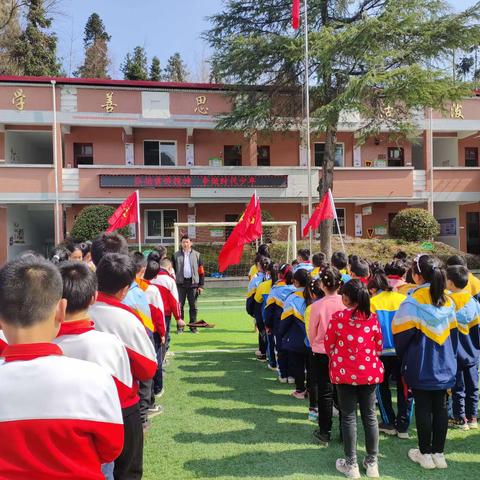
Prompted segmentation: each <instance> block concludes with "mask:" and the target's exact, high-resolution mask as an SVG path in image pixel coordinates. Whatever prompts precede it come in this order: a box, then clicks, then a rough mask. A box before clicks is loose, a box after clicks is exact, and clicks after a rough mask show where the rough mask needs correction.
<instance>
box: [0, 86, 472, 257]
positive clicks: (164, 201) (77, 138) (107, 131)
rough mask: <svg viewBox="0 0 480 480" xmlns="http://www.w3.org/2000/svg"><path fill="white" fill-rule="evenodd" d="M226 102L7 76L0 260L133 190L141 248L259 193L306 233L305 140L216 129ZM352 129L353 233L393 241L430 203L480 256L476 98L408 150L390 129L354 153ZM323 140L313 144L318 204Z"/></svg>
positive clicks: (340, 202)
mask: <svg viewBox="0 0 480 480" xmlns="http://www.w3.org/2000/svg"><path fill="white" fill-rule="evenodd" d="M226 94H227V92H226V91H225V88H224V87H222V86H220V85H211V84H172V83H157V82H132V81H119V80H82V79H70V78H57V79H55V80H54V81H52V79H50V78H36V77H0V261H1V262H3V261H5V260H6V259H7V258H12V257H14V256H15V255H16V254H18V253H19V252H20V251H22V250H26V249H37V250H39V251H41V252H43V253H45V251H46V250H47V249H48V248H50V247H51V246H52V245H53V244H54V243H55V241H58V240H60V239H63V238H64V237H65V236H66V235H68V233H69V231H70V229H71V227H72V225H73V222H74V220H75V217H76V216H77V215H78V213H79V212H80V211H81V210H82V208H84V207H85V206H86V205H92V204H110V205H118V204H119V203H121V202H122V201H123V200H124V199H125V198H126V197H127V196H128V195H129V194H131V193H132V192H133V191H134V190H137V189H138V190H140V196H141V217H142V220H143V225H142V228H141V231H140V232H139V234H140V236H141V241H142V242H144V243H161V242H162V243H172V242H173V224H174V223H175V222H177V221H178V222H187V221H189V222H192V221H197V222H221V221H234V220H236V219H237V217H238V215H239V213H241V211H242V210H243V209H244V207H245V204H246V202H248V200H249V198H250V197H251V195H252V193H253V192H254V190H255V189H256V191H257V193H258V194H259V196H260V198H261V202H262V206H263V208H264V209H266V210H268V211H269V212H270V213H271V214H272V216H273V218H274V220H277V221H292V220H294V221H297V222H298V224H299V226H301V225H302V224H303V223H305V222H306V220H307V218H308V215H307V212H308V206H307V155H306V149H305V147H304V145H305V141H304V140H305V139H304V138H302V137H303V135H302V133H301V132H300V131H291V132H289V133H286V134H284V133H274V134H269V135H265V134H263V133H262V132H258V134H257V135H255V136H253V137H249V138H247V137H246V136H244V135H243V134H242V133H238V132H228V131H219V130H217V129H216V128H215V126H216V119H217V118H218V117H217V116H218V115H219V114H221V113H223V112H227V111H228V110H229V108H231V104H230V101H229V98H228V96H227V95H226ZM343 120H344V123H342V125H341V128H340V133H339V134H338V144H337V151H336V170H335V176H334V197H335V200H336V205H337V208H338V216H339V219H340V223H341V228H342V230H343V231H344V233H345V234H347V235H349V236H352V237H355V236H357V237H379V238H381V237H384V236H387V235H388V232H389V225H390V223H391V220H392V218H393V217H394V216H395V214H396V213H397V212H398V211H399V210H401V209H403V208H405V207H421V208H428V206H429V202H432V201H433V209H434V214H435V216H436V218H437V219H438V220H439V222H440V224H441V228H442V231H441V235H440V238H439V239H440V240H441V241H444V242H446V243H448V244H451V245H453V246H455V247H459V248H461V249H462V250H464V251H467V252H470V253H476V254H480V167H479V147H480V98H476V97H472V98H468V99H465V100H464V101H463V102H461V103H460V104H455V105H452V106H451V109H450V110H449V111H447V112H446V113H443V114H442V113H438V112H433V114H432V118H430V114H429V112H426V113H425V115H424V116H422V117H421V118H420V119H419V130H418V138H417V139H416V141H415V142H412V143H409V142H403V143H396V142H392V141H390V136H389V135H388V132H383V133H381V134H379V135H378V136H376V137H374V138H370V139H368V141H367V142H365V143H364V144H362V145H359V144H357V139H356V136H355V130H357V126H356V125H355V119H352V118H345V119H343ZM322 142H324V137H322V135H312V138H311V155H312V165H313V168H312V181H313V192H314V204H316V203H317V201H318V192H317V191H316V186H317V184H318V179H319V175H321V168H319V167H320V166H321V164H322V161H323V152H324V143H322ZM432 148H433V152H431V149H432ZM431 159H433V165H432V161H431ZM430 205H432V203H430ZM298 232H299V235H300V232H301V228H298ZM137 235H138V234H137ZM132 242H138V238H136V239H132Z"/></svg>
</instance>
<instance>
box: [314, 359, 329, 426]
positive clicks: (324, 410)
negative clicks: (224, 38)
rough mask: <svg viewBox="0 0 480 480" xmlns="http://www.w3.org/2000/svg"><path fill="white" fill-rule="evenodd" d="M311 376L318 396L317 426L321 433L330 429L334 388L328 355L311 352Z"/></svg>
mask: <svg viewBox="0 0 480 480" xmlns="http://www.w3.org/2000/svg"><path fill="white" fill-rule="evenodd" d="M310 364H311V369H312V378H313V381H314V382H315V384H316V391H317V397H318V427H319V428H320V432H321V433H330V432H331V431H332V417H333V404H334V388H333V385H332V382H331V381H330V374H329V371H328V356H327V355H326V354H324V353H315V352H312V354H311V356H310Z"/></svg>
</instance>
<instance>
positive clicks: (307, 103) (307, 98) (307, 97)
mask: <svg viewBox="0 0 480 480" xmlns="http://www.w3.org/2000/svg"><path fill="white" fill-rule="evenodd" d="M307 2H308V0H304V2H303V4H304V22H303V23H304V25H303V30H304V33H305V110H306V119H305V120H306V130H307V132H306V136H307V175H308V180H307V194H308V218H312V155H311V149H310V52H309V47H308V5H307ZM308 238H309V246H310V252H312V250H313V231H312V230H310V232H309V236H308Z"/></svg>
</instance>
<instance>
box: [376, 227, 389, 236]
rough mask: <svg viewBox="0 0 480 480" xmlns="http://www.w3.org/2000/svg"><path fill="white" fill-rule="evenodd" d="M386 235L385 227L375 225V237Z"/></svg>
mask: <svg viewBox="0 0 480 480" xmlns="http://www.w3.org/2000/svg"><path fill="white" fill-rule="evenodd" d="M387 233H388V229H387V227H386V225H377V226H376V227H375V235H379V236H385V235H387Z"/></svg>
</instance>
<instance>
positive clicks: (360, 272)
mask: <svg viewBox="0 0 480 480" xmlns="http://www.w3.org/2000/svg"><path fill="white" fill-rule="evenodd" d="M350 276H351V278H352V279H357V280H360V281H361V282H362V283H363V284H364V285H365V286H367V285H368V280H369V277H370V266H369V265H368V263H367V262H366V261H365V260H362V259H361V258H358V257H354V258H353V259H352V263H350Z"/></svg>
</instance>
